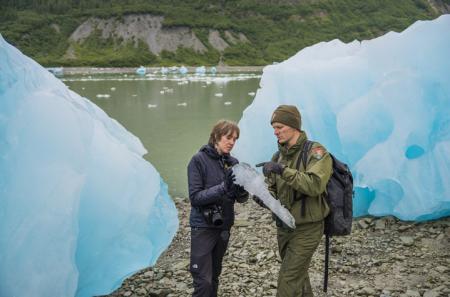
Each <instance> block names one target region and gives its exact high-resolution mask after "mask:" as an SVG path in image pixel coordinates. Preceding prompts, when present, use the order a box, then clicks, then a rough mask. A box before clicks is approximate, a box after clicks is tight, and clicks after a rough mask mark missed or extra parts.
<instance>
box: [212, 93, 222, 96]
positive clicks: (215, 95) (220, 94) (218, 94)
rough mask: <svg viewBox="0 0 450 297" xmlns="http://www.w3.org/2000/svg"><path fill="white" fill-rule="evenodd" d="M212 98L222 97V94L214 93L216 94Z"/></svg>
mask: <svg viewBox="0 0 450 297" xmlns="http://www.w3.org/2000/svg"><path fill="white" fill-rule="evenodd" d="M214 96H216V97H223V94H222V93H216V94H214Z"/></svg>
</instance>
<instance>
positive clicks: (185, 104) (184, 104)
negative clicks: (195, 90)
mask: <svg viewBox="0 0 450 297" xmlns="http://www.w3.org/2000/svg"><path fill="white" fill-rule="evenodd" d="M177 106H187V103H186V102H182V103H178V104H177Z"/></svg>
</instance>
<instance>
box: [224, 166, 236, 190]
mask: <svg viewBox="0 0 450 297" xmlns="http://www.w3.org/2000/svg"><path fill="white" fill-rule="evenodd" d="M235 180H236V177H235V176H234V174H233V170H231V169H227V170H226V171H225V180H224V181H223V189H224V191H225V193H229V192H233V191H235V187H236V185H235V184H234V181H235Z"/></svg>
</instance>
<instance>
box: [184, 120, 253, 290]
mask: <svg viewBox="0 0 450 297" xmlns="http://www.w3.org/2000/svg"><path fill="white" fill-rule="evenodd" d="M238 138H239V127H238V126H237V125H236V123H234V122H231V121H227V120H221V121H219V122H218V123H217V124H216V125H215V126H214V127H213V129H212V131H211V135H210V138H209V142H208V144H207V145H204V146H203V147H202V148H201V149H200V151H199V152H198V153H196V154H195V155H194V156H193V157H192V159H191V161H190V162H189V165H188V184H189V199H190V201H191V214H190V219H189V223H190V225H191V263H190V271H191V274H192V278H193V281H194V282H193V283H194V293H193V294H192V296H193V297H216V296H217V289H218V287H219V275H220V273H221V271H222V259H223V256H224V255H225V252H226V249H227V246H228V241H229V238H230V229H231V226H232V225H233V223H234V203H235V202H236V201H237V202H240V203H243V202H245V201H247V199H248V193H247V192H246V191H245V190H244V189H243V188H241V187H239V186H238V185H236V184H234V183H233V181H234V175H233V174H232V171H231V167H232V166H233V165H235V164H237V163H238V160H237V159H236V158H233V157H232V156H230V152H231V150H232V149H233V147H234V144H235V143H236V140H237V139H238Z"/></svg>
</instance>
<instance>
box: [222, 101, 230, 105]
mask: <svg viewBox="0 0 450 297" xmlns="http://www.w3.org/2000/svg"><path fill="white" fill-rule="evenodd" d="M223 104H224V105H231V102H230V101H226V102H224V103H223Z"/></svg>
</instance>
